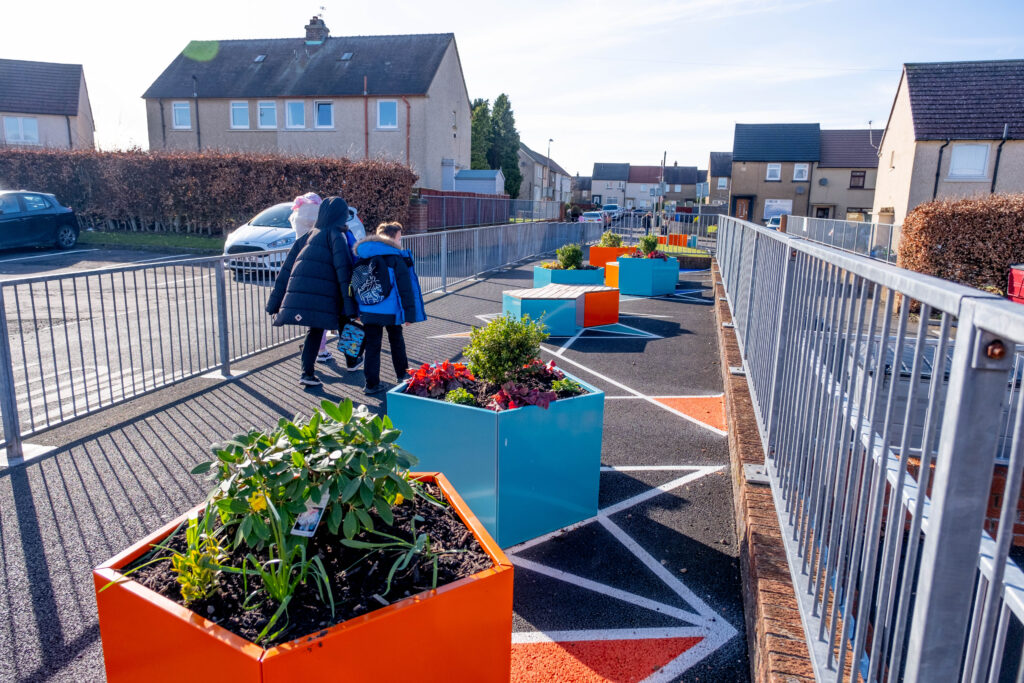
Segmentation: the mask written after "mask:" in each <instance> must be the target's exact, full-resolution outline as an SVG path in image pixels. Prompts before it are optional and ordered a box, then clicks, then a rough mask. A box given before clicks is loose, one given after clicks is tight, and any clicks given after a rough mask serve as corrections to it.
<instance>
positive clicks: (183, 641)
mask: <svg viewBox="0 0 1024 683" xmlns="http://www.w3.org/2000/svg"><path fill="white" fill-rule="evenodd" d="M417 477H418V478H420V479H423V480H424V481H434V482H436V483H437V484H438V485H439V486H440V487H441V490H442V491H443V492H444V495H445V498H447V500H448V502H449V503H450V504H451V505H452V507H453V508H455V511H456V512H457V513H458V515H459V517H461V518H462V521H463V522H465V523H466V526H467V527H469V529H470V531H472V533H473V535H474V536H475V537H476V539H477V540H478V541H479V542H480V545H481V546H483V548H484V551H485V552H486V553H487V554H488V556H490V558H491V559H492V560H493V561H494V566H493V567H492V568H490V569H486V570H484V571H481V572H477V573H476V574H473V575H472V576H468V577H466V578H464V579H460V580H459V581H455V582H453V583H450V584H448V585H446V586H442V587H440V588H438V589H437V590H429V591H424V592H423V593H419V594H417V595H413V596H411V597H408V598H405V599H403V600H400V601H398V602H396V603H394V604H392V605H389V606H388V607H384V608H382V609H379V610H376V611H374V612H371V613H369V614H365V615H363V616H361V617H356V618H355V619H350V620H349V621H346V622H343V623H341V624H338V625H336V626H332V627H330V628H327V629H324V630H323V631H319V632H317V633H315V634H312V635H309V636H305V637H303V638H298V639H296V640H293V641H291V642H288V643H284V644H281V645H278V646H276V647H272V648H269V649H264V648H262V647H260V646H259V645H256V644H255V643H252V642H249V641H248V640H245V639H244V638H241V637H239V636H237V635H235V634H233V633H231V632H229V631H227V630H226V629H224V628H221V627H220V626H218V625H217V624H215V623H213V622H211V621H208V620H207V619H205V618H204V617H202V616H200V615H198V614H196V613H194V612H192V611H191V610H189V609H188V608H186V607H182V606H181V605H179V604H177V603H176V602H173V601H172V600H169V599H167V598H165V597H163V596H162V595H159V594H157V593H155V592H153V591H151V590H149V589H148V588H145V587H144V586H142V585H141V584H138V583H136V582H134V581H132V580H131V579H130V578H129V579H126V580H123V581H122V582H121V583H119V584H117V585H115V586H111V587H110V588H108V589H107V590H105V591H103V592H102V593H100V592H99V591H100V589H101V588H102V587H103V586H105V585H107V584H108V583H110V582H111V581H114V580H117V579H123V577H122V575H121V574H120V573H119V572H118V570H119V569H122V568H123V567H125V566H126V565H128V564H130V563H131V562H132V561H133V560H135V559H136V558H138V557H139V556H141V555H143V554H144V553H146V552H147V551H148V550H149V549H150V547H151V545H152V544H153V543H158V542H159V541H161V540H163V539H164V538H166V537H167V536H168V535H169V534H170V533H171V532H172V531H173V530H174V529H175V528H177V526H178V525H179V524H180V523H181V522H182V520H184V519H185V518H186V517H187V513H186V515H183V516H182V517H180V518H178V519H176V520H174V521H173V522H171V523H169V524H167V525H166V526H164V527H163V528H162V529H160V530H159V531H157V532H155V533H153V534H151V535H150V536H148V537H147V538H145V539H143V540H142V541H139V542H138V543H136V544H135V545H133V546H132V547H131V548H129V549H128V550H125V551H124V552H123V553H121V554H120V555H117V556H116V557H114V558H113V559H111V560H109V561H108V562H106V563H105V564H103V565H101V566H99V567H97V568H96V569H95V570H94V571H93V582H94V584H95V586H96V603H97V607H98V610H99V619H100V635H101V636H102V638H103V654H104V660H105V664H106V669H107V680H108V681H110V683H117V682H118V681H147V682H158V681H168V683H170V682H171V681H174V682H175V683H177V682H180V681H182V680H224V681H253V682H260V683H275V682H277V681H299V680H331V681H333V680H345V681H381V680H388V679H391V678H410V679H415V680H417V681H439V682H440V681H508V679H509V671H510V668H511V642H512V564H511V563H510V562H509V560H508V558H507V557H506V556H505V554H504V553H503V552H502V551H501V549H500V548H499V547H498V546H497V544H495V542H494V540H493V539H492V538H491V537H490V535H489V534H488V533H487V532H486V531H485V530H484V527H483V525H482V524H481V523H480V521H479V520H478V519H477V518H476V517H475V516H474V515H473V513H472V512H470V510H469V509H468V508H467V507H466V504H465V503H464V502H463V500H462V498H461V497H460V496H459V495H458V494H457V493H456V492H455V490H454V489H453V488H452V486H451V484H450V483H449V482H448V480H447V479H446V478H445V477H444V475H442V474H420V475H417ZM197 509H199V508H197ZM410 652H414V653H415V657H414V659H412V660H410V659H408V655H409V653H410ZM310 676H316V677H317V678H315V679H314V678H309V677H310Z"/></svg>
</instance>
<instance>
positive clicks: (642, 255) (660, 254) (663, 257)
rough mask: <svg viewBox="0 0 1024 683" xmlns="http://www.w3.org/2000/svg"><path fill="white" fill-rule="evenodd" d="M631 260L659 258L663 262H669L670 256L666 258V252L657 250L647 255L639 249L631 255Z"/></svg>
mask: <svg viewBox="0 0 1024 683" xmlns="http://www.w3.org/2000/svg"><path fill="white" fill-rule="evenodd" d="M629 258H657V259H661V260H662V261H667V260H668V256H666V255H665V253H664V252H661V251H658V250H657V249H655V250H654V251H652V252H648V253H646V254H645V253H643V252H642V251H640V250H639V249H637V250H636V251H634V252H633V253H632V254H630V255H629Z"/></svg>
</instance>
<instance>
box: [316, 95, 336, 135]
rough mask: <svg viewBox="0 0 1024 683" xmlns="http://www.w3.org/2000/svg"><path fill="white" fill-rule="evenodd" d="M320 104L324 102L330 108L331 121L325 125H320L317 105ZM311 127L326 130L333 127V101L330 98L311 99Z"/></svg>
mask: <svg viewBox="0 0 1024 683" xmlns="http://www.w3.org/2000/svg"><path fill="white" fill-rule="evenodd" d="M321 104H326V105H327V106H329V107H330V108H331V122H330V124H328V125H326V126H322V125H320V111H319V107H320V105H321ZM313 127H314V128H319V129H320V130H326V129H330V128H334V102H333V101H332V100H314V101H313Z"/></svg>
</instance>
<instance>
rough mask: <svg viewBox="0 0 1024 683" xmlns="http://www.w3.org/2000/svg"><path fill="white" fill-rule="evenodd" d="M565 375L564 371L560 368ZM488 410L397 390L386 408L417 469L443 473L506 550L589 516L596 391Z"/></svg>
mask: <svg viewBox="0 0 1024 683" xmlns="http://www.w3.org/2000/svg"><path fill="white" fill-rule="evenodd" d="M566 377H571V375H569V374H566ZM573 379H576V381H578V382H580V384H582V385H583V386H584V387H586V388H587V390H588V391H590V392H591V393H589V394H585V395H583V396H576V397H573V398H567V399H560V400H558V401H554V402H552V403H551V405H550V406H548V409H547V410H543V409H541V408H538V407H537V406H526V407H525V408H516V409H515V410H503V411H501V412H498V413H496V412H494V411H491V410H484V409H483V408H476V407H473V406H460V405H457V404H454V403H446V402H444V401H439V400H437V399H429V398H420V397H419V396H412V395H410V394H404V393H402V392H403V391H404V390H405V384H404V383H403V384H400V385H399V386H397V387H395V388H394V389H392V390H391V391H389V392H388V396H387V401H388V402H387V413H388V416H389V417H390V418H391V421H392V422H394V424H395V427H396V428H398V429H400V430H401V431H402V435H401V436H400V437H399V439H398V443H399V445H400V446H401V447H402V448H404V449H405V450H407V451H409V452H410V453H412V454H413V455H415V456H416V457H417V458H419V464H417V465H416V467H415V469H416V470H417V471H420V472H434V471H438V472H443V473H444V475H445V476H446V477H448V479H449V481H451V482H452V485H453V486H454V487H455V488H456V489H457V490H458V491H459V493H460V494H461V495H462V497H463V499H464V500H465V501H466V504H467V505H469V507H470V509H471V510H473V512H474V513H475V514H476V516H477V517H478V518H479V519H480V521H481V522H482V523H483V525H484V527H486V528H487V531H488V532H490V534H491V536H493V537H494V538H495V540H497V542H498V545H500V546H501V547H502V548H508V547H510V546H513V545H516V544H517V543H522V542H523V541H527V540H529V539H531V538H536V537H537V536H541V535H543V534H546V533H548V532H549V531H554V530H556V529H560V528H562V527H564V526H567V525H569V524H573V523H575V522H579V521H580V520H583V519H587V518H589V517H593V516H594V515H596V514H597V490H598V485H599V483H600V478H601V432H602V426H603V423H604V392H602V391H599V390H597V389H596V388H594V387H592V386H590V385H589V384H587V383H586V382H582V381H580V380H579V379H577V378H575V377H573Z"/></svg>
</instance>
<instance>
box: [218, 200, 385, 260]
mask: <svg viewBox="0 0 1024 683" xmlns="http://www.w3.org/2000/svg"><path fill="white" fill-rule="evenodd" d="M291 212H292V204H291V202H283V203H281V204H274V205H273V206H272V207H270V208H269V209H265V210H263V211H261V212H260V213H258V214H256V216H254V217H253V218H251V219H249V221H248V222H246V223H243V224H242V225H240V226H238V228H236V229H235V230H233V231H231V233H230V234H229V235H228V237H227V239H226V240H224V255H225V256H236V257H238V258H233V259H231V260H230V261H228V267H229V268H231V270H232V272H233V273H234V274H235V277H236V278H237V277H240V276H241V275H243V274H245V273H250V272H257V273H259V272H262V273H272V274H275V275H276V274H277V272H278V271H279V270H281V264H283V263H284V259H285V256H287V254H288V252H287V251H285V250H286V249H287V248H288V247H290V246H291V245H292V243H293V242H295V230H294V229H293V228H292V226H291V223H289V222H288V216H289V215H291ZM348 216H349V217H348V221H347V225H348V227H349V229H350V230H352V231H353V232H355V233H356V234H363V233H365V232H366V229H365V228H364V227H363V222H362V221H361V220H359V210H358V209H355V208H353V207H351V206H350V207H348ZM267 251H273V252H274V253H272V254H267V255H266V256H261V255H260V253H261V252H267ZM243 254H244V256H242V255H243Z"/></svg>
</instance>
